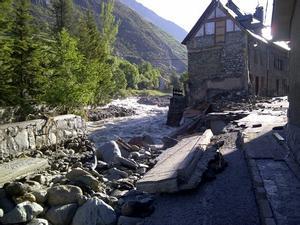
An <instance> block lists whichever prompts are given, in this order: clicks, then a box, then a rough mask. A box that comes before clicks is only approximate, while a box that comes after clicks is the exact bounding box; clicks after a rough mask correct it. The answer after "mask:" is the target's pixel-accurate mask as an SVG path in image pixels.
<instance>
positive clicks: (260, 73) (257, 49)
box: [182, 0, 289, 104]
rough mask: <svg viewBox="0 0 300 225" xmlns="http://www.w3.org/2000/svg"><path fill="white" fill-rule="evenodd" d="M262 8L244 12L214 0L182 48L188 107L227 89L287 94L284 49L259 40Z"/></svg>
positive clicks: (286, 52) (285, 49) (261, 26)
mask: <svg viewBox="0 0 300 225" xmlns="http://www.w3.org/2000/svg"><path fill="white" fill-rule="evenodd" d="M263 20H264V10H263V7H257V8H256V11H255V13H254V14H246V13H243V12H242V11H241V10H240V9H239V8H238V6H237V5H236V4H234V3H233V2H232V0H228V2H227V3H226V4H224V3H222V2H220V1H218V0H213V1H212V2H211V3H210V5H209V6H208V7H207V9H206V10H205V12H204V13H203V14H202V16H201V17H200V19H199V20H198V22H197V23H196V25H195V26H194V27H193V28H192V30H191V31H190V32H189V34H188V35H187V37H186V38H185V39H184V40H183V42H182V44H184V45H186V46H187V49H188V64H189V68H188V72H189V82H188V85H187V93H186V95H187V97H188V101H189V104H194V103H196V102H199V101H202V100H205V99H207V98H210V97H212V96H214V95H215V94H219V93H222V92H226V91H232V90H236V91H245V92H247V93H252V94H256V95H262V96H283V95H286V94H287V92H288V69H289V68H288V54H289V51H288V47H283V46H282V45H279V44H278V43H275V42H272V41H268V40H266V39H265V38H264V37H263V36H262V29H263V28H264V25H263Z"/></svg>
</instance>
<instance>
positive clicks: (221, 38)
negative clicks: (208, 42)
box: [216, 20, 226, 43]
mask: <svg viewBox="0 0 300 225" xmlns="http://www.w3.org/2000/svg"><path fill="white" fill-rule="evenodd" d="M225 28H226V23H225V20H221V21H217V22H216V43H222V42H225Z"/></svg>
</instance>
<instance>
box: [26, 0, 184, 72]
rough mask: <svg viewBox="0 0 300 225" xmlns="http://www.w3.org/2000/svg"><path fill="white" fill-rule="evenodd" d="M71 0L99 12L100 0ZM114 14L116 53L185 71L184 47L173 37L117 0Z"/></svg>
mask: <svg viewBox="0 0 300 225" xmlns="http://www.w3.org/2000/svg"><path fill="white" fill-rule="evenodd" d="M73 1H74V3H75V5H76V6H77V7H78V8H79V9H82V8H84V9H86V8H88V2H89V3H90V6H91V7H92V9H93V10H94V11H95V13H96V14H97V15H99V14H100V9H101V7H100V4H101V2H102V1H103V0H73ZM105 1H107V0H105ZM108 1H109V0H108ZM32 2H34V3H35V4H38V5H42V6H43V7H44V6H45V5H47V3H48V4H49V0H32ZM114 14H115V17H116V19H117V20H118V21H119V22H120V26H119V33H118V35H117V40H116V43H115V49H114V51H115V54H116V55H118V56H120V57H122V58H125V59H127V60H129V61H130V62H133V63H137V64H138V63H140V62H142V61H149V62H150V63H151V64H152V65H154V66H156V67H158V68H160V69H161V70H162V71H164V72H165V73H167V74H168V73H171V72H172V71H177V72H179V73H182V72H184V71H186V68H187V60H185V59H186V58H187V51H186V48H185V46H183V45H181V44H180V43H179V42H178V41H177V40H176V39H175V38H173V37H172V36H171V35H169V34H167V33H166V32H164V31H162V30H161V29H160V28H158V27H156V26H155V25H153V24H152V23H150V22H148V21H146V20H144V19H143V18H142V17H141V16H139V15H138V14H137V13H136V12H135V11H133V10H132V9H130V8H129V7H127V6H125V5H124V4H122V3H121V2H119V1H116V4H115V10H114Z"/></svg>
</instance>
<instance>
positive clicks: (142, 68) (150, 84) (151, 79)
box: [138, 62, 160, 89]
mask: <svg viewBox="0 0 300 225" xmlns="http://www.w3.org/2000/svg"><path fill="white" fill-rule="evenodd" d="M139 73H140V76H141V82H140V83H139V85H138V86H139V88H140V89H155V88H158V85H159V77H160V72H159V70H158V69H155V68H153V66H152V65H151V64H150V63H149V62H143V63H142V64H141V65H139Z"/></svg>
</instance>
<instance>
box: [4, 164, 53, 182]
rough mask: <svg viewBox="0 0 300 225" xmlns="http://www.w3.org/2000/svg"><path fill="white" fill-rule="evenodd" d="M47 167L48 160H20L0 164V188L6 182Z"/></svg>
mask: <svg viewBox="0 0 300 225" xmlns="http://www.w3.org/2000/svg"><path fill="white" fill-rule="evenodd" d="M48 167H49V164H48V160H47V159H42V158H20V159H16V160H13V161H11V162H8V163H4V164H1V165H0V187H1V186H3V184H5V183H7V182H10V181H13V180H16V179H18V178H21V177H25V176H27V175H30V174H34V173H37V172H39V171H42V170H45V169H46V168H48Z"/></svg>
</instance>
